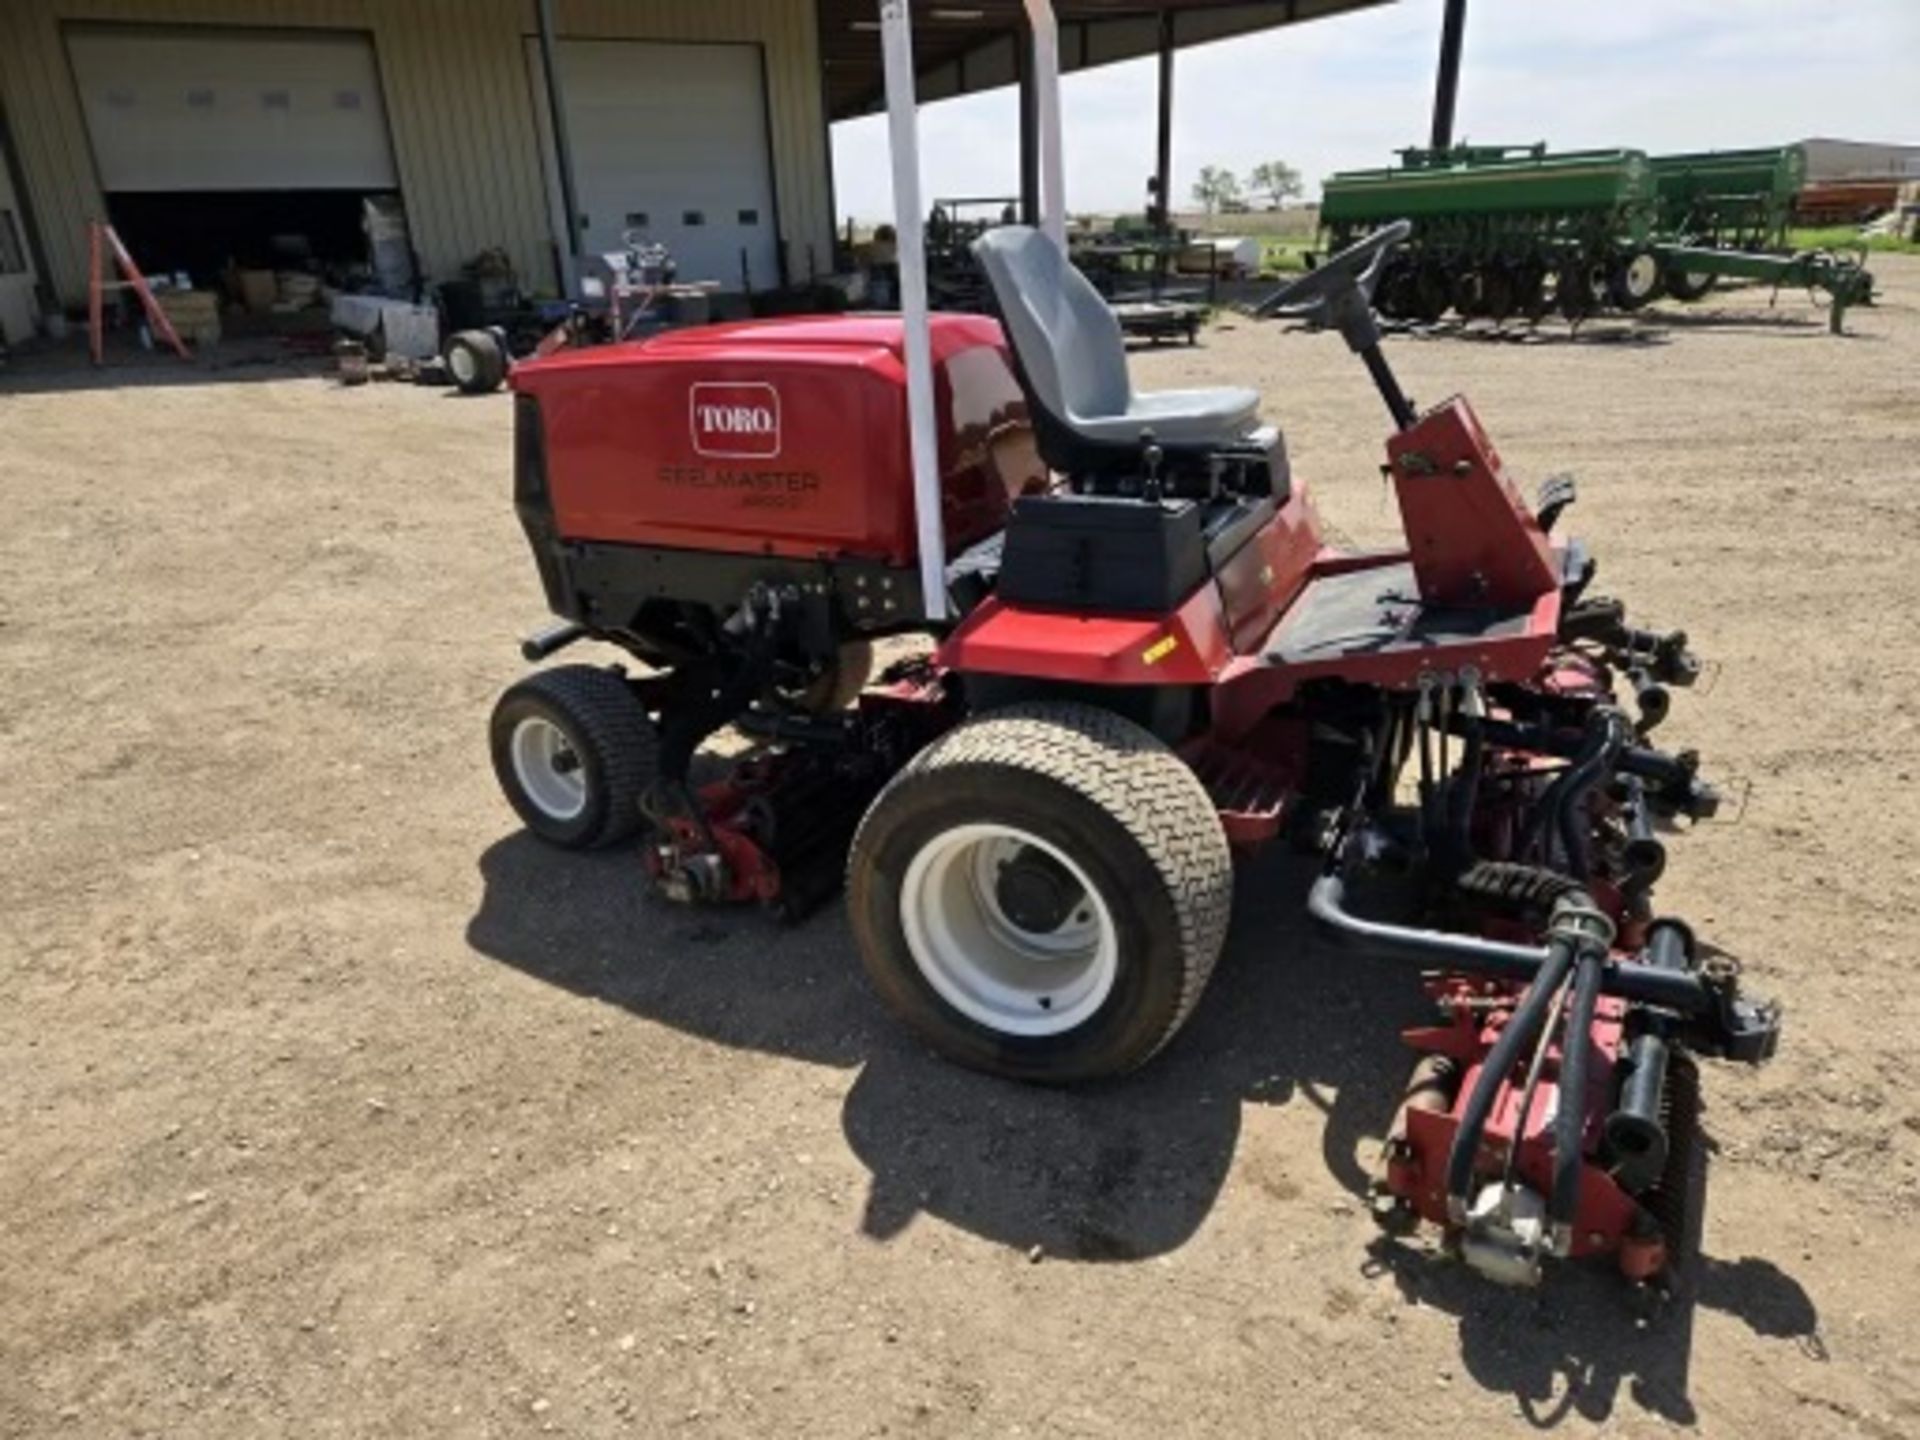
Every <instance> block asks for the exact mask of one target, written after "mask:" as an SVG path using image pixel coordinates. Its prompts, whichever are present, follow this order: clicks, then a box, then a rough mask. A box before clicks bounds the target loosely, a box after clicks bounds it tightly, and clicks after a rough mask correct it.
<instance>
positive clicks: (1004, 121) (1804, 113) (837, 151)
mask: <svg viewBox="0 0 1920 1440" xmlns="http://www.w3.org/2000/svg"><path fill="white" fill-rule="evenodd" d="M1441 9H1442V6H1441V0H1397V3H1393V4H1389V5H1384V6H1381V7H1378V8H1376V9H1373V10H1363V11H1360V12H1358V13H1356V14H1350V15H1343V16H1336V17H1334V18H1332V19H1327V20H1316V21H1310V22H1307V23H1305V24H1300V25H1293V26H1287V27H1283V28H1281V29H1278V30H1270V31H1266V32H1264V33H1260V34H1255V35H1249V36H1243V37H1241V38H1239V39H1235V40H1228V41H1223V42H1220V43H1218V44H1214V45H1205V46H1197V47H1195V48H1192V49H1188V50H1182V51H1181V52H1180V53H1179V56H1178V57H1177V59H1176V61H1175V69H1174V132H1173V134H1174V139H1173V166H1174V197H1175V200H1176V202H1177V203H1179V204H1181V205H1185V204H1187V203H1188V199H1187V197H1188V195H1189V192H1190V191H1191V189H1192V185H1193V181H1194V179H1195V177H1196V176H1197V175H1198V173H1199V170H1200V167H1201V166H1202V165H1208V164H1213V165H1224V166H1226V167H1227V168H1228V169H1230V170H1232V171H1234V172H1235V173H1236V174H1238V175H1240V176H1242V177H1244V176H1245V174H1246V172H1247V171H1248V170H1250V169H1251V168H1252V167H1253V166H1255V165H1257V164H1259V163H1260V162H1261V161H1264V160H1274V159H1278V160H1285V161H1286V162H1288V163H1289V164H1291V165H1293V166H1294V167H1295V168H1296V169H1298V170H1299V171H1300V172H1301V174H1302V176H1303V177H1304V178H1305V180H1306V181H1307V193H1308V195H1309V197H1311V196H1312V195H1313V194H1314V193H1315V191H1316V189H1317V186H1318V182H1319V179H1320V177H1321V176H1323V175H1326V174H1328V173H1330V172H1332V171H1335V170H1345V169H1352V168H1355V167H1358V166H1369V165H1384V164H1390V163H1392V161H1393V155H1392V152H1393V150H1394V149H1395V148H1396V147H1398V146H1402V145H1410V144H1418V143H1424V141H1425V139H1426V135H1427V130H1428V126H1429V124H1430V122H1431V114H1432V105H1433V74H1434V66H1435V61H1436V58H1437V55H1438V51H1439V44H1440V15H1441ZM876 43H877V40H876ZM1154 81H1155V62H1154V61H1153V60H1152V59H1151V58H1147V59H1142V60H1136V61H1129V62H1127V63H1126V64H1122V65H1111V66H1106V67H1104V68H1102V69H1099V70H1091V71H1083V72H1080V73H1078V74H1074V75H1069V76H1067V77H1065V78H1064V79H1063V80H1062V82H1061V95H1062V111H1063V113H1064V116H1065V122H1064V124H1065V145H1066V155H1067V165H1066V170H1067V206H1068V208H1069V210H1073V211H1109V212H1110V211H1116V210H1138V209H1139V208H1141V206H1142V205H1143V204H1144V202H1145V193H1146V177H1147V175H1148V174H1149V173H1151V171H1152V169H1153V147H1154V104H1155V99H1154ZM1916 97H1920V0H1826V3H1809V0H1468V5H1467V29H1466V42H1465V47H1464V50H1463V56H1462V61H1461V77H1460V97H1459V108H1458V113H1457V115H1456V119H1455V124H1454V132H1455V135H1456V137H1457V138H1458V139H1460V140H1463V141H1477V142H1479V143H1482V144H1530V143H1532V142H1533V141H1536V140H1545V141H1547V142H1548V144H1549V145H1550V147H1551V148H1553V149H1556V150H1572V149H1582V148H1587V147H1595V146H1632V147H1635V148H1638V149H1642V150H1647V151H1650V152H1654V153H1659V152H1662V151H1672V150H1701V149H1710V148H1711V149H1727V148H1733V147H1738V146H1746V145H1778V144H1783V143H1785V142H1787V141H1790V140H1801V139H1805V138H1807V137H1809V136H1814V135H1824V136H1836V137H1839V138H1843V139H1851V140H1878V141H1894V142H1901V143H1911V144H1920V104H1916ZM1018 127H1019V111H1018V102H1017V100H1016V97H1015V94H1014V92H1013V90H1012V89H1011V88H1009V89H1005V90H1000V91H995V92H989V93H987V94H983V95H974V96H968V97H965V98H963V99H958V100H943V101H939V102H938V103H935V104H932V105H927V106H925V107H923V108H922V110H921V112H920V149H921V189H922V192H923V193H924V194H925V195H926V196H927V197H928V198H929V199H931V198H932V197H934V196H938V195H1003V194H1014V193H1017V192H1018V190H1019V141H1018V133H1019V130H1018ZM833 156H834V183H835V189H836V199H837V201H838V204H839V209H840V214H841V218H843V219H844V218H845V217H847V216H848V215H851V216H853V217H854V218H855V219H858V220H861V221H875V220H881V219H885V218H888V217H889V216H890V215H891V213H892V208H893V194H892V190H893V187H892V181H891V177H890V174H889V172H888V159H887V142H886V122H885V119H884V118H883V117H880V116H872V117H868V118H865V119H861V120H853V121H846V122H843V123H841V124H839V125H836V126H834V127H833Z"/></svg>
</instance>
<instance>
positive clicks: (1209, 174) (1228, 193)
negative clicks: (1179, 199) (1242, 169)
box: [1193, 165, 1240, 216]
mask: <svg viewBox="0 0 1920 1440" xmlns="http://www.w3.org/2000/svg"><path fill="white" fill-rule="evenodd" d="M1193 198H1194V199H1195V200H1196V201H1197V202H1199V205H1200V208H1201V209H1202V210H1204V211H1206V212H1207V214H1208V215H1209V216H1212V215H1213V214H1215V213H1216V212H1217V211H1219V210H1222V209H1224V208H1225V207H1226V205H1227V203H1228V202H1229V201H1232V200H1238V199H1239V198H1240V181H1239V180H1238V179H1237V178H1236V177H1235V176H1234V173H1233V172H1232V171H1231V170H1226V169H1223V168H1222V167H1220V166H1218V165H1202V166H1201V167H1200V178H1199V179H1198V180H1196V181H1194V182H1193Z"/></svg>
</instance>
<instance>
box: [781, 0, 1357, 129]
mask: <svg viewBox="0 0 1920 1440" xmlns="http://www.w3.org/2000/svg"><path fill="white" fill-rule="evenodd" d="M1385 3H1388V0H1257V3H1248V0H1157V3H1156V0H1054V7H1053V8H1054V13H1055V14H1056V15H1057V16H1058V17H1059V21H1060V68H1061V70H1062V71H1072V70H1081V69H1086V68H1089V67H1091V66H1095V65H1110V64H1113V63H1114V62H1116V61H1120V60H1132V59H1135V58H1137V57H1139V56H1142V55H1151V54H1153V53H1154V52H1155V51H1156V50H1157V49H1158V48H1159V36H1160V15H1161V13H1162V12H1165V13H1167V14H1169V15H1170V16H1171V17H1172V20H1173V38H1174V44H1175V45H1176V46H1180V47H1184V46H1188V45H1204V44H1206V43H1207V42H1208V41H1210V40H1225V39H1228V38H1230V37H1232V36H1235V35H1245V34H1249V33H1251V32H1253V31H1256V30H1271V29H1273V28H1275V27H1277V26H1281V25H1290V24H1293V23H1294V22H1296V21H1300V20H1315V19H1319V18H1320V17H1322V16H1327V15H1338V14H1340V13H1342V12H1344V11H1348V10H1360V9H1364V8H1366V7H1368V6H1372V5H1379V4H1385ZM819 9H820V57H821V62H822V64H823V65H824V66H825V69H826V93H827V118H828V119H829V120H847V119H851V118H852V117H854V116H856V115H866V114H871V113H872V112H874V111H876V110H878V109H879V108H880V106H881V103H882V94H881V91H882V88H883V87H882V85H881V79H880V26H879V10H880V7H879V4H878V0H819ZM1024 15H1025V6H1024V5H1023V3H1022V0H913V53H914V62H915V66H914V68H915V69H916V70H917V71H918V72H919V79H920V84H919V95H920V99H921V101H922V102H923V103H924V102H926V101H930V100H945V99H950V98H952V97H953V96H956V95H970V94H973V93H974V92H976V91H979V90H992V89H996V88H998V87H1000V86H1002V85H1011V84H1013V83H1014V82H1015V81H1016V80H1017V79H1018V78H1019V72H1018V68H1017V67H1018V60H1017V56H1016V50H1017V46H1018V45H1019V43H1020V40H1021V36H1022V31H1023V29H1024Z"/></svg>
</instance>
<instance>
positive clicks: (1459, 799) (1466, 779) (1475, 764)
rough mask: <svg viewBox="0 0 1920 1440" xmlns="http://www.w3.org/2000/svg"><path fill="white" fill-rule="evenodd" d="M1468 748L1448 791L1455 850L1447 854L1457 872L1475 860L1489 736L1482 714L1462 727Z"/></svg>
mask: <svg viewBox="0 0 1920 1440" xmlns="http://www.w3.org/2000/svg"><path fill="white" fill-rule="evenodd" d="M1462 730H1463V733H1464V735H1465V737H1466V748H1465V749H1464V750H1463V751H1462V752H1461V756H1460V769H1459V771H1458V772H1456V774H1455V775H1454V778H1453V784H1452V786H1451V787H1450V788H1449V789H1448V791H1447V808H1446V822H1447V841H1448V844H1449V845H1450V846H1451V848H1452V852H1453V853H1452V854H1450V855H1449V856H1447V861H1448V864H1449V866H1450V867H1451V868H1452V870H1453V871H1454V872H1456V873H1457V872H1459V871H1462V870H1465V869H1466V868H1467V867H1468V866H1469V865H1471V864H1473V807H1474V806H1475V805H1476V804H1478V803H1479V799H1480V776H1481V773H1482V771H1483V770H1484V769H1485V762H1486V750H1487V736H1486V731H1485V729H1484V728H1483V727H1482V726H1481V724H1480V720H1479V717H1477V716H1475V717H1472V718H1470V719H1469V720H1468V721H1467V722H1466V724H1465V725H1464V726H1463V727H1462Z"/></svg>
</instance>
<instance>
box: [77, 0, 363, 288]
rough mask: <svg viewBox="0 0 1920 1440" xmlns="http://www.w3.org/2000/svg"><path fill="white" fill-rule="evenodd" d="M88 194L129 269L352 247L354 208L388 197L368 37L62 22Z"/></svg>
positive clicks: (358, 243) (356, 221)
mask: <svg viewBox="0 0 1920 1440" xmlns="http://www.w3.org/2000/svg"><path fill="white" fill-rule="evenodd" d="M67 50H68V54H69V56H70V57H71V59H72V62H73V73H74V80H75V82H76V84H77V85H78V87H79V93H80V102H81V106H82V108H83V110H84V111H85V113H86V119H87V133H88V137H89V139H90V140H91V142H92V145H93V158H94V165H95V169H96V170H97V171H98V173H99V178H100V188H101V189H102V190H103V191H104V192H105V193H106V196H107V204H108V210H109V213H110V214H111V215H112V216H113V219H114V221H115V223H116V224H117V225H118V226H119V227H120V230H121V233H122V235H123V236H124V237H125V239H126V240H127V243H128V244H129V246H131V247H132V249H133V252H134V254H135V256H136V257H137V258H138V259H139V260H140V261H141V263H142V264H144V265H148V266H150V267H152V268H153V269H156V270H168V269H192V270H196V271H203V270H205V269H208V268H212V267H217V266H218V265H219V264H221V263H224V261H225V260H227V259H236V260H238V261H240V262H241V263H243V264H263V263H267V262H268V260H269V258H270V257H269V256H268V255H267V254H265V253H264V251H265V249H266V247H267V246H268V245H269V244H270V242H271V240H272V238H273V237H274V236H285V235H297V236H303V237H305V238H306V239H307V240H308V241H310V242H311V244H312V247H313V250H314V252H315V254H316V255H319V256H321V257H323V258H328V259H332V258H346V257H349V256H357V255H359V254H360V253H361V252H363V251H364V248H365V242H364V240H363V239H361V238H360V234H359V225H360V200H361V197H363V196H365V195H368V194H373V193H383V192H391V191H393V190H394V189H395V188H396V185H397V182H396V176H395V171H394V163H393V147H392V144H391V141H390V140H389V138H388V133H387V116H386V107H385V105H384V104H383V103H382V100H381V94H380V77H379V71H378V69H377V67H376V65H375V63H374V52H373V42H372V39H371V38H370V37H369V36H367V35H364V34H359V33H355V32H351V31H315V30H231V31H230V30H206V29H198V28H196V29H184V28H172V27H148V26H139V27H120V26H112V27H108V26H76V27H74V28H73V29H71V30H70V31H69V32H68V34H67Z"/></svg>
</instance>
